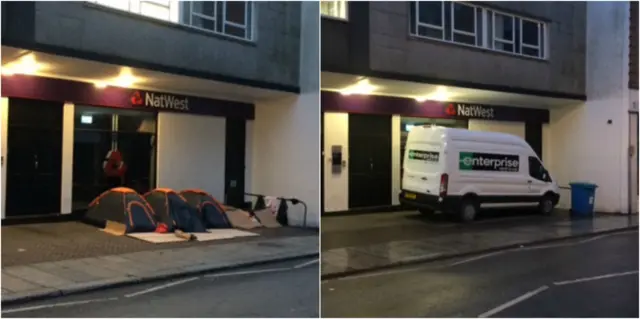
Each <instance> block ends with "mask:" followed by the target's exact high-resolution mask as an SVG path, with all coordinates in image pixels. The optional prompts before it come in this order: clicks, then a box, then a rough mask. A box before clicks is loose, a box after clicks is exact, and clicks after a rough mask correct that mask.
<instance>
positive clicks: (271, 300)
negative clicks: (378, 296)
mask: <svg viewBox="0 0 640 319" xmlns="http://www.w3.org/2000/svg"><path fill="white" fill-rule="evenodd" d="M318 271H319V269H318V259H317V258H313V259H301V260H297V261H288V262H281V263H274V264H270V265H263V266H259V267H252V268H244V269H237V270H233V271H226V272H215V273H208V274H203V275H199V276H194V277H187V278H183V279H176V280H165V281H158V282H154V283H149V284H140V285H133V286H127V287H122V288H113V289H106V290H100V291H95V292H89V293H84V294H79V295H72V296H64V297H60V298H56V299H53V300H46V301H35V302H29V303H26V304H21V305H18V306H8V307H4V306H3V307H2V317H30V318H37V317H41V318H68V317H80V318H97V317H128V318H135V317H156V318H158V317H161V318H169V317H171V318H190V317H199V318H210V317H221V318H225V317H226V318H238V317H254V318H258V317H278V318H284V317H298V318H314V317H315V318H317V317H318V316H319V304H318V298H319V288H318Z"/></svg>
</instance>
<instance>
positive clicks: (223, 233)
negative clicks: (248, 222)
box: [127, 229, 258, 244]
mask: <svg viewBox="0 0 640 319" xmlns="http://www.w3.org/2000/svg"><path fill="white" fill-rule="evenodd" d="M208 231H209V232H208V233H192V234H194V235H195V236H196V237H197V241H212V240H220V239H230V238H236V237H247V236H258V234H256V233H252V232H248V231H242V230H237V229H208ZM127 236H129V237H131V238H135V239H139V240H142V241H146V242H149V243H154V244H166V243H177V242H183V241H187V240H186V239H184V238H180V237H178V236H176V235H175V234H173V233H132V234H127Z"/></svg>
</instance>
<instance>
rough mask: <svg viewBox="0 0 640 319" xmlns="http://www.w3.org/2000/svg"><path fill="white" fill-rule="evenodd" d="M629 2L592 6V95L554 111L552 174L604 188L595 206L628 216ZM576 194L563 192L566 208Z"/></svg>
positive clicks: (589, 91)
mask: <svg viewBox="0 0 640 319" xmlns="http://www.w3.org/2000/svg"><path fill="white" fill-rule="evenodd" d="M628 12H629V4H628V3H626V2H588V4H587V21H588V24H587V42H588V43H589V50H588V51H587V59H586V61H587V65H586V67H587V86H586V88H587V96H588V100H587V101H586V102H585V103H583V104H580V105H575V106H567V107H563V108H557V109H552V110H551V123H550V126H549V129H550V130H551V135H552V136H553V139H552V142H551V144H552V145H551V154H552V159H551V165H550V167H549V169H550V171H551V174H552V175H553V176H554V177H556V178H557V179H558V182H559V183H560V185H567V184H568V183H569V182H571V181H590V182H594V183H596V184H598V186H599V187H598V189H597V194H596V199H595V208H596V210H597V211H601V212H612V213H613V212H626V211H627V207H628V201H627V199H628V196H627V194H628V192H627V185H628V177H629V171H628V157H627V156H628V155H627V154H628V146H629V113H628V111H629V106H630V103H629V102H630V101H629V92H628V91H629V90H628V89H627V87H628V76H629V75H628V74H629V72H628V60H627V59H628V58H627V57H628V56H629V52H628V50H629V43H628V39H629V38H628V33H627V30H628V29H629V19H628ZM569 199H570V193H569V192H568V191H563V192H562V200H561V207H565V208H568V207H569Z"/></svg>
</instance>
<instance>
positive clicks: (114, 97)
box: [1, 74, 255, 119]
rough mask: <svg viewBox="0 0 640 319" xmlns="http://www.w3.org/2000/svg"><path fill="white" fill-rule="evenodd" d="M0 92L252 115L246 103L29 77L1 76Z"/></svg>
mask: <svg viewBox="0 0 640 319" xmlns="http://www.w3.org/2000/svg"><path fill="white" fill-rule="evenodd" d="M1 88H2V96H6V97H15V98H25V99H36V100H44V101H60V102H73V103H76V104H82V105H91V106H106V107H120V108H140V109H146V110H149V111H159V112H179V113H189V114H194V115H210V116H226V117H235V118H244V119H253V118H254V115H255V112H254V106H253V104H250V103H242V102H235V101H226V100H218V99H211V98H203V97H198V96H184V95H178V94H172V93H164V92H151V91H145V90H132V89H126V88H120V87H106V88H96V87H95V86H94V85H93V84H91V83H85V82H76V81H70V80H63V79H53V78H44V77H38V76H30V75H20V74H14V75H12V76H10V77H9V76H3V77H2V87H1Z"/></svg>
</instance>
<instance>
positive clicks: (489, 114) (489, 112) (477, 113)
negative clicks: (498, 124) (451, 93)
mask: <svg viewBox="0 0 640 319" xmlns="http://www.w3.org/2000/svg"><path fill="white" fill-rule="evenodd" d="M493 111H494V110H493V108H491V107H486V106H482V105H477V104H462V103H457V104H455V106H454V104H453V103H452V104H448V105H447V108H446V109H445V113H447V115H449V116H456V115H457V116H464V117H475V118H484V119H492V118H494V116H495V115H494V112H493Z"/></svg>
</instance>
